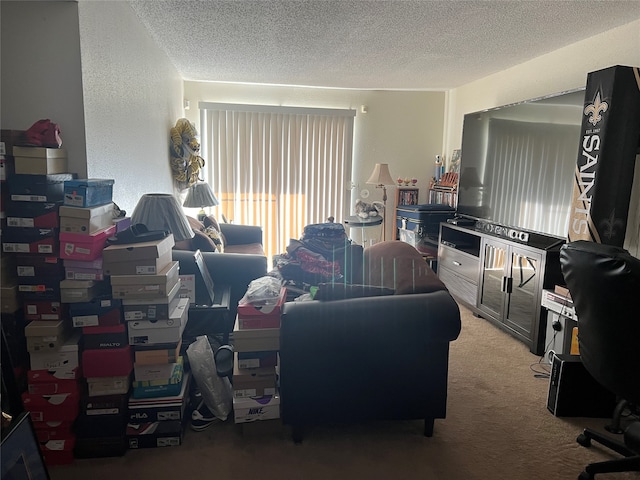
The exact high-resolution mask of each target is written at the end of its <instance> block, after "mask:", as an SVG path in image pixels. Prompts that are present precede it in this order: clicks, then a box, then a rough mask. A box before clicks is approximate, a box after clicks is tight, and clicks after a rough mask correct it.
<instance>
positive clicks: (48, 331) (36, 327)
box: [24, 319, 71, 337]
mask: <svg viewBox="0 0 640 480" xmlns="http://www.w3.org/2000/svg"><path fill="white" fill-rule="evenodd" d="M70 327H71V322H69V321H68V320H67V319H63V320H58V321H43V320H35V321H33V322H29V324H28V325H27V326H26V327H25V328H24V334H25V336H26V337H43V336H44V337H53V336H56V335H60V334H62V333H64V332H65V331H68V330H69V329H70Z"/></svg>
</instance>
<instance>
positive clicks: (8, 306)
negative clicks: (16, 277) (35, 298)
mask: <svg viewBox="0 0 640 480" xmlns="http://www.w3.org/2000/svg"><path fill="white" fill-rule="evenodd" d="M21 304H22V302H21V300H20V299H19V298H18V285H6V284H5V283H4V282H3V283H2V286H1V287H0V305H1V306H2V312H3V313H14V312H17V311H18V310H20V305H21Z"/></svg>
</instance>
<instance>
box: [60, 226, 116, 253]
mask: <svg viewBox="0 0 640 480" xmlns="http://www.w3.org/2000/svg"><path fill="white" fill-rule="evenodd" d="M115 233H116V227H115V225H112V226H110V227H109V228H105V229H104V230H100V231H99V232H96V233H94V234H92V235H85V234H82V233H66V232H62V233H60V257H61V258H63V259H65V260H83V261H89V260H95V259H97V258H98V257H100V256H101V255H102V251H103V250H104V247H105V245H106V243H107V239H108V238H109V237H111V236H113V235H114V234H115Z"/></svg>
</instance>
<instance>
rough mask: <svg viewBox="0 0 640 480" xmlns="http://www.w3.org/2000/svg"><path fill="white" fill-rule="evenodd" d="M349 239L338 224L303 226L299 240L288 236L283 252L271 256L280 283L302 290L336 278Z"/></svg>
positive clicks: (340, 278)
mask: <svg viewBox="0 0 640 480" xmlns="http://www.w3.org/2000/svg"><path fill="white" fill-rule="evenodd" d="M350 245H351V240H349V238H347V233H346V232H345V229H344V226H343V225H342V224H340V223H333V222H326V223H315V224H311V225H307V226H306V227H304V231H303V234H302V237H301V238H300V239H299V240H295V239H291V240H290V241H289V245H288V246H287V252H286V253H285V254H282V255H278V256H276V258H275V264H276V265H275V270H274V271H273V272H271V275H275V276H279V277H280V278H281V279H282V280H283V283H287V284H293V285H296V286H298V287H300V288H303V289H306V287H308V286H311V285H317V284H318V283H322V282H332V281H340V280H342V279H343V277H344V271H343V267H342V265H344V263H345V262H344V259H345V257H346V255H347V248H348V247H349V246H350Z"/></svg>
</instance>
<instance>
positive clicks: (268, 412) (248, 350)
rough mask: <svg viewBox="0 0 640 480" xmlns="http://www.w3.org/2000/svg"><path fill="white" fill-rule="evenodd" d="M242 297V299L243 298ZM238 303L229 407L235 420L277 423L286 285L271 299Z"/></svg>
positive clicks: (238, 422) (244, 422)
mask: <svg viewBox="0 0 640 480" xmlns="http://www.w3.org/2000/svg"><path fill="white" fill-rule="evenodd" d="M243 300H244V299H243ZM243 300H241V302H240V304H239V305H238V314H237V317H236V323H235V325H234V329H233V341H234V350H235V352H234V365H233V382H232V383H233V411H234V421H235V423H237V424H247V423H252V422H257V421H269V420H273V421H275V422H277V423H279V419H280V397H279V395H278V388H277V367H278V350H279V349H280V314H281V311H282V306H283V305H284V302H285V301H286V289H285V288H284V287H283V288H282V289H281V292H280V295H279V296H278V297H276V298H274V299H273V300H269V301H266V302H265V301H262V302H260V303H259V304H251V303H243Z"/></svg>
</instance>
